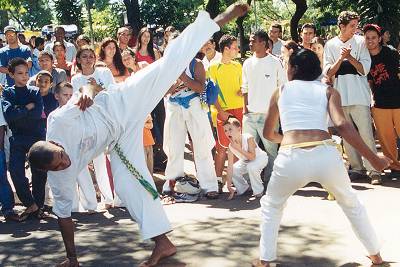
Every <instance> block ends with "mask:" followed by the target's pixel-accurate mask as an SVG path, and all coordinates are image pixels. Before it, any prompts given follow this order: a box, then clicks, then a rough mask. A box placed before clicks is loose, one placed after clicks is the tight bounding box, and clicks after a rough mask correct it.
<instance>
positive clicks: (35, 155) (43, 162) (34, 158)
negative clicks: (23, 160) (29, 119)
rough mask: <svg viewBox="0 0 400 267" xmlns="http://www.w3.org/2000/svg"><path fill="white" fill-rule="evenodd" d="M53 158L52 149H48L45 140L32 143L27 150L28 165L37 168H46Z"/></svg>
mask: <svg viewBox="0 0 400 267" xmlns="http://www.w3.org/2000/svg"><path fill="white" fill-rule="evenodd" d="M53 158H54V155H53V151H52V150H50V149H49V143H48V142H46V141H38V142H36V143H34V144H33V145H32V146H31V148H30V149H29V152H28V161H29V164H30V166H31V167H34V168H37V169H39V170H46V168H47V167H48V166H49V165H50V164H51V162H52V161H53Z"/></svg>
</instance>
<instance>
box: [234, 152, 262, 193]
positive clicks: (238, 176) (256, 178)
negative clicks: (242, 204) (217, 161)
mask: <svg viewBox="0 0 400 267" xmlns="http://www.w3.org/2000/svg"><path fill="white" fill-rule="evenodd" d="M267 164H268V155H267V153H266V152H265V151H262V152H261V153H259V154H258V155H257V156H256V158H255V159H254V160H251V161H244V160H241V159H240V160H238V161H236V162H235V163H234V164H233V174H232V182H233V184H234V185H235V188H236V193H237V194H238V195H241V194H243V193H245V192H246V191H247V189H248V188H249V184H248V182H247V180H246V179H245V178H244V177H243V175H244V174H246V173H247V174H248V175H249V179H250V185H251V189H252V190H253V194H254V195H258V194H261V193H262V192H263V191H264V185H263V183H262V180H261V171H262V170H263V169H264V168H265V166H267Z"/></svg>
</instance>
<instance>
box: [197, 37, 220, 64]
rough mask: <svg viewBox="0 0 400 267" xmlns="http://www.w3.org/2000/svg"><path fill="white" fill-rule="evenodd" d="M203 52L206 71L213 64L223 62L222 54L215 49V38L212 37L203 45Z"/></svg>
mask: <svg viewBox="0 0 400 267" xmlns="http://www.w3.org/2000/svg"><path fill="white" fill-rule="evenodd" d="M201 52H203V53H204V58H203V60H202V63H203V65H204V69H205V70H206V71H207V70H208V67H210V65H211V64H213V63H219V62H221V58H222V54H221V53H220V52H218V51H216V50H215V41H214V39H213V38H210V40H208V41H207V43H205V44H204V45H203V47H202V48H201Z"/></svg>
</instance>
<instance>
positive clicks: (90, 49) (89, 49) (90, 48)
mask: <svg viewBox="0 0 400 267" xmlns="http://www.w3.org/2000/svg"><path fill="white" fill-rule="evenodd" d="M83 51H90V52H92V53H93V55H94V56H95V57H96V53H95V52H94V49H93V48H92V47H91V46H89V45H84V46H82V47H81V48H79V49H78V52H76V57H75V58H76V59H77V60H76V66H77V67H78V69H79V70H82V65H81V63H79V61H78V58H80V57H81V54H82V52H83ZM93 68H94V66H93Z"/></svg>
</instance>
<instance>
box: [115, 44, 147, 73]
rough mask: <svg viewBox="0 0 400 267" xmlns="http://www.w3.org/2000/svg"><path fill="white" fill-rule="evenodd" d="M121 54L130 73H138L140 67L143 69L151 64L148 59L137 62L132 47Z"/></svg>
mask: <svg viewBox="0 0 400 267" xmlns="http://www.w3.org/2000/svg"><path fill="white" fill-rule="evenodd" d="M121 56H122V63H124V66H125V67H126V68H127V69H128V71H129V73H136V72H138V71H139V70H140V69H143V68H144V67H146V66H148V65H149V63H147V62H146V61H142V62H137V61H136V58H135V52H133V51H132V50H131V49H126V50H124V51H123V52H122V54H121Z"/></svg>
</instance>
